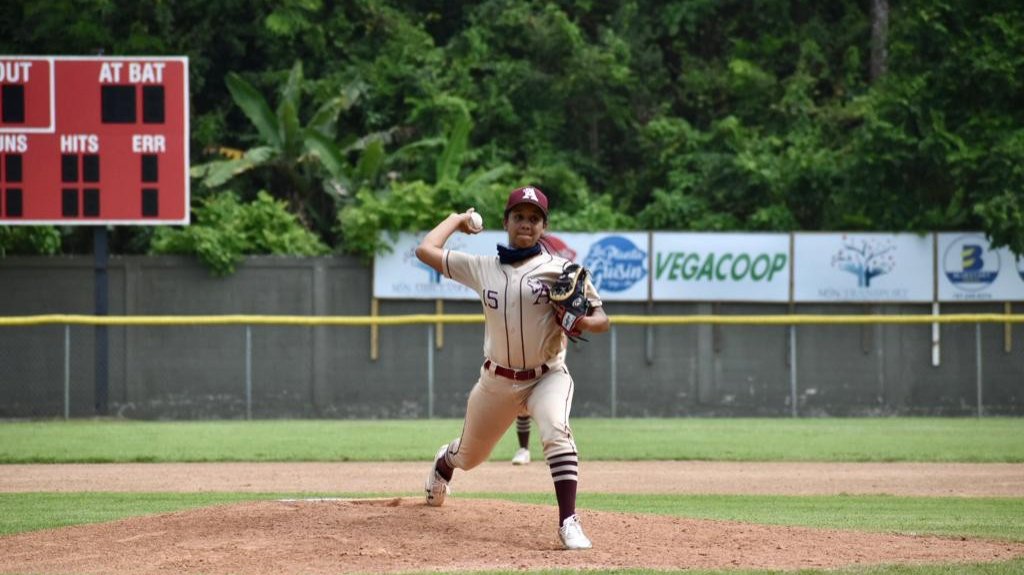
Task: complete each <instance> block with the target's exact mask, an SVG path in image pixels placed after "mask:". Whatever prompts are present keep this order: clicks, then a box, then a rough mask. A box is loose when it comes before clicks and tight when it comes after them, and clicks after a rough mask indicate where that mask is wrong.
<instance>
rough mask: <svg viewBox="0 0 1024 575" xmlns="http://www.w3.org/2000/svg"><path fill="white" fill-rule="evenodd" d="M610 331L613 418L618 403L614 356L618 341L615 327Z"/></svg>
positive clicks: (616, 364) (616, 352)
mask: <svg viewBox="0 0 1024 575" xmlns="http://www.w3.org/2000/svg"><path fill="white" fill-rule="evenodd" d="M611 331H612V337H611V342H612V343H611V345H612V365H611V369H612V393H611V402H612V417H615V416H616V414H617V411H618V410H617V409H616V408H615V404H616V403H617V402H618V393H617V387H618V381H617V379H616V373H617V372H618V369H617V366H618V360H617V358H616V355H617V354H618V348H619V342H618V339H617V337H616V335H615V326H614V325H613V326H612V330H611Z"/></svg>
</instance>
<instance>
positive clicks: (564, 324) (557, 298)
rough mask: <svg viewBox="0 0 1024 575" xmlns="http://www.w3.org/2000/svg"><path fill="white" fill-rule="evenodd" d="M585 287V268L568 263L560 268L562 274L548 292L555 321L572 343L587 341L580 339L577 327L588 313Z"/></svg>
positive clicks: (580, 331)
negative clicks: (580, 340)
mask: <svg viewBox="0 0 1024 575" xmlns="http://www.w3.org/2000/svg"><path fill="white" fill-rule="evenodd" d="M586 285H587V268H585V267H583V266H581V265H579V264H574V263H570V264H566V266H565V267H564V268H562V273H561V274H560V275H559V276H558V279H556V280H555V283H553V284H551V288H550V289H549V290H548V292H549V293H548V297H549V298H550V299H551V305H552V306H553V307H554V308H555V319H556V320H557V321H558V325H559V327H561V328H562V331H564V332H565V334H566V335H567V336H569V339H571V340H572V341H577V340H578V339H582V340H583V341H587V339H586V338H584V337H580V336H581V334H582V333H583V332H582V330H580V329H579V328H578V327H577V326H578V325H579V323H580V320H581V319H583V318H584V317H586V316H587V313H589V312H590V301H589V300H587V294H586Z"/></svg>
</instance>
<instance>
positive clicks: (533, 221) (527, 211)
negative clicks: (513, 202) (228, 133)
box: [505, 204, 548, 248]
mask: <svg viewBox="0 0 1024 575" xmlns="http://www.w3.org/2000/svg"><path fill="white" fill-rule="evenodd" d="M547 226H548V224H547V222H546V221H544V212H542V211H540V208H538V207H537V206H535V205H533V204H519V205H518V206H516V207H514V208H512V211H510V212H509V213H508V218H506V219H505V230H507V231H508V245H509V246H510V247H513V248H531V247H533V245H534V244H536V243H537V242H538V241H539V240H540V236H541V235H543V234H544V230H545V229H546V228H547Z"/></svg>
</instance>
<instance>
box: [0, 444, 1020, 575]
mask: <svg viewBox="0 0 1024 575" xmlns="http://www.w3.org/2000/svg"><path fill="white" fill-rule="evenodd" d="M583 471H584V475H583V477H582V482H581V489H582V490H583V491H589V492H619V493H637V492H648V493H727V494H728V493H779V494H794V495H807V494H840V493H849V494H855V493H890V494H894V495H931V496H952V495H957V496H1009V497H1020V496H1024V466H1022V465H1011V464H1006V465H1003V464H983V465H971V464H954V465H943V464H781V463H765V464H759V463H702V462H645V463H634V462H614V463H613V462H607V463H605V462H591V463H588V464H587V465H586V466H585V467H584V468H583ZM423 474H424V464H423V463H416V464H413V463H399V464H361V463H338V464H334V463H301V464H287V463H280V464H278V463H272V464H248V463H245V464H175V465H169V464H132V465H43V466H33V465H6V466H0V492H18V491H66V492H73V491H128V492H131V491H139V492H141V491H177V492H182V491H249V492H257V491H259V492H337V493H358V492H365V493H371V492H373V493H396V494H409V493H412V492H415V491H417V490H418V489H419V486H420V483H421V481H422V475H423ZM550 481H551V480H550V476H548V474H547V470H546V466H544V465H538V464H532V465H530V466H527V467H526V468H513V467H512V466H511V465H509V464H505V463H488V464H485V465H483V466H481V467H480V468H478V469H475V470H473V471H472V472H469V473H463V472H457V475H456V478H455V482H454V485H455V487H456V490H457V491H456V496H455V497H453V498H450V499H449V500H448V502H447V503H446V504H445V506H444V507H441V508H438V509H435V508H428V507H426V506H425V505H424V504H423V502H422V499H421V498H420V497H418V496H417V497H394V498H387V499H376V500H318V501H309V500H297V501H261V502H253V503H242V504H233V505H223V506H215V507H208V508H204V509H198V510H189V511H180V512H175V513H165V514H160V515H152V516H146V517H136V518H128V519H124V520H120V521H114V522H108V523H101V524H93V525H81V526H76V527H70V528H65V529H55V530H49V531H38V532H31V533H23V534H19V535H13V536H7V537H0V572H3V573H9V572H32V573H110V574H115V575H124V574H128V573H133V574H134V573H140V574H163V573H206V574H221V573H224V574H227V573H244V574H246V575H264V574H278V573H310V574H319V573H355V572H364V573H365V572H376V573H394V572H403V571H465V570H479V569H516V570H519V569H551V568H555V569H557V568H571V569H584V568H589V569H601V568H657V569H697V568H707V569H718V568H729V569H731V568H771V569H798V568H833V567H840V566H847V565H873V564H892V563H898V564H925V563H958V562H982V561H1002V560H1008V559H1011V558H1014V557H1024V543H1006V542H992V541H979V540H962V539H952V538H941V537H925V536H912V535H893V534H878V533H864V532H854V531H839V530H824V529H810V528H803V527H780V526H768V525H753V524H745V523H737V522H729V521H713V520H698V519H686V518H678V517H664V516H656V515H642V514H630V513H612V512H602V511H591V510H584V511H583V517H584V525H585V527H586V529H587V533H588V534H589V535H590V536H591V538H592V539H593V540H594V545H595V548H594V549H592V550H589V551H582V552H566V551H562V550H560V548H559V545H558V539H557V534H556V526H555V512H554V509H553V508H552V507H549V506H543V505H524V504H516V503H511V502H506V501H489V500H477V499H466V498H460V497H458V493H459V491H461V492H463V493H466V492H482V491H492V492H497V491H523V492H526V491H545V490H549V489H550Z"/></svg>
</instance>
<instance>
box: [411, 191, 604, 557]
mask: <svg viewBox="0 0 1024 575" xmlns="http://www.w3.org/2000/svg"><path fill="white" fill-rule="evenodd" d="M477 221H479V220H477ZM547 225H548V199H547V197H546V196H545V195H544V193H543V192H542V191H541V190H540V189H539V188H536V187H533V186H527V187H523V188H518V189H516V190H513V191H512V193H511V194H509V197H508V201H507V202H506V204H505V214H504V218H503V227H504V228H505V230H506V231H507V232H508V246H503V245H498V255H497V257H494V256H475V255H470V254H466V253H462V252H457V251H453V250H448V249H445V248H444V244H445V242H447V241H448V238H449V237H451V236H452V234H454V233H455V232H456V231H461V232H463V233H467V234H475V233H479V232H480V231H482V229H483V228H482V226H480V225H478V224H477V223H476V222H474V219H473V209H472V208H470V209H469V210H467V211H466V212H464V213H461V214H455V213H453V214H450V215H449V216H448V217H447V218H445V219H444V220H443V221H441V222H440V223H439V224H437V226H436V227H434V229H433V230H431V231H430V232H429V233H427V235H426V236H425V237H424V238H423V241H421V242H420V245H419V246H418V247H417V248H416V257H418V258H419V259H420V260H422V261H423V262H424V263H426V264H427V265H429V266H431V267H433V268H434V269H436V270H437V271H438V272H440V273H441V274H443V275H444V276H445V277H448V278H451V279H453V280H455V281H457V282H459V283H461V284H463V285H465V286H467V287H469V288H470V289H472V290H474V291H475V292H476V293H477V294H478V295H479V296H480V303H481V305H482V306H483V311H484V323H485V325H484V329H485V331H484V349H483V351H484V360H483V365H482V366H481V367H480V377H479V379H478V380H477V382H476V384H475V385H474V386H473V389H472V390H471V391H470V394H469V400H468V402H467V404H466V419H465V422H464V423H463V427H462V435H461V436H460V437H458V438H456V439H455V440H453V441H452V442H451V443H448V444H446V445H442V446H441V447H440V449H438V451H437V454H436V455H435V456H434V464H433V465H432V466H431V468H430V472H429V474H428V476H427V480H426V485H425V489H426V498H427V504H428V505H432V506H440V505H442V504H443V503H444V500H445V497H446V496H447V495H448V493H449V482H451V480H452V474H453V472H454V470H455V469H463V470H467V471H468V470H470V469H473V468H474V467H476V466H477V465H479V464H480V463H482V462H483V461H485V460H486V459H487V457H488V456H489V455H490V454H491V450H492V449H493V448H494V446H495V444H497V442H498V440H500V439H501V436H502V435H504V433H505V431H506V430H507V429H508V428H509V426H510V425H511V424H512V422H513V421H515V420H516V417H517V416H518V415H520V414H527V413H528V414H529V415H530V416H531V417H532V418H533V420H534V421H535V422H536V423H537V427H538V429H539V430H540V435H541V442H542V445H543V449H544V458H545V460H546V461H547V464H548V466H549V468H550V470H551V478H552V480H553V482H554V488H555V497H556V498H557V500H558V516H559V529H558V534H559V538H560V539H561V540H562V544H563V546H564V547H565V548H566V549H589V548H590V547H592V544H591V542H590V539H588V538H587V536H586V534H585V533H584V532H583V526H582V525H581V523H580V518H579V516H578V515H576V483H577V477H578V474H579V456H578V451H577V449H576V442H575V441H574V439H573V435H572V429H571V428H570V427H569V411H570V408H571V406H572V397H573V386H574V384H573V379H572V376H571V375H570V374H569V369H568V368H567V367H566V365H565V351H566V346H567V337H570V336H571V335H578V334H579V333H580V332H582V331H589V332H595V333H598V332H605V331H607V330H608V328H609V320H608V316H607V315H606V314H605V313H604V310H603V309H602V302H601V298H600V296H599V295H598V293H597V290H596V289H595V288H594V286H593V284H592V283H591V282H590V280H589V279H587V278H585V277H584V280H583V281H584V282H585V285H583V286H580V287H582V288H584V289H585V292H584V293H585V296H586V300H587V302H588V303H589V311H588V312H587V313H586V314H585V315H584V316H582V317H578V318H576V319H575V320H574V321H573V322H572V325H571V327H572V331H571V332H570V333H569V335H567V331H566V330H565V328H564V327H563V326H564V325H566V323H568V322H565V321H562V322H561V323H559V321H560V320H561V319H562V318H564V317H565V316H564V315H560V313H556V312H557V310H555V309H554V307H553V306H552V305H551V301H550V299H549V293H550V292H549V286H551V285H552V284H553V282H555V281H556V280H557V279H558V278H560V277H562V273H563V269H564V267H565V266H566V264H568V263H569V262H568V260H565V259H564V258H560V257H558V256H554V255H552V254H549V253H546V252H544V250H542V249H541V246H540V244H539V240H540V237H541V235H542V234H543V233H544V231H545V230H546V229H547ZM580 299H582V298H580Z"/></svg>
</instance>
